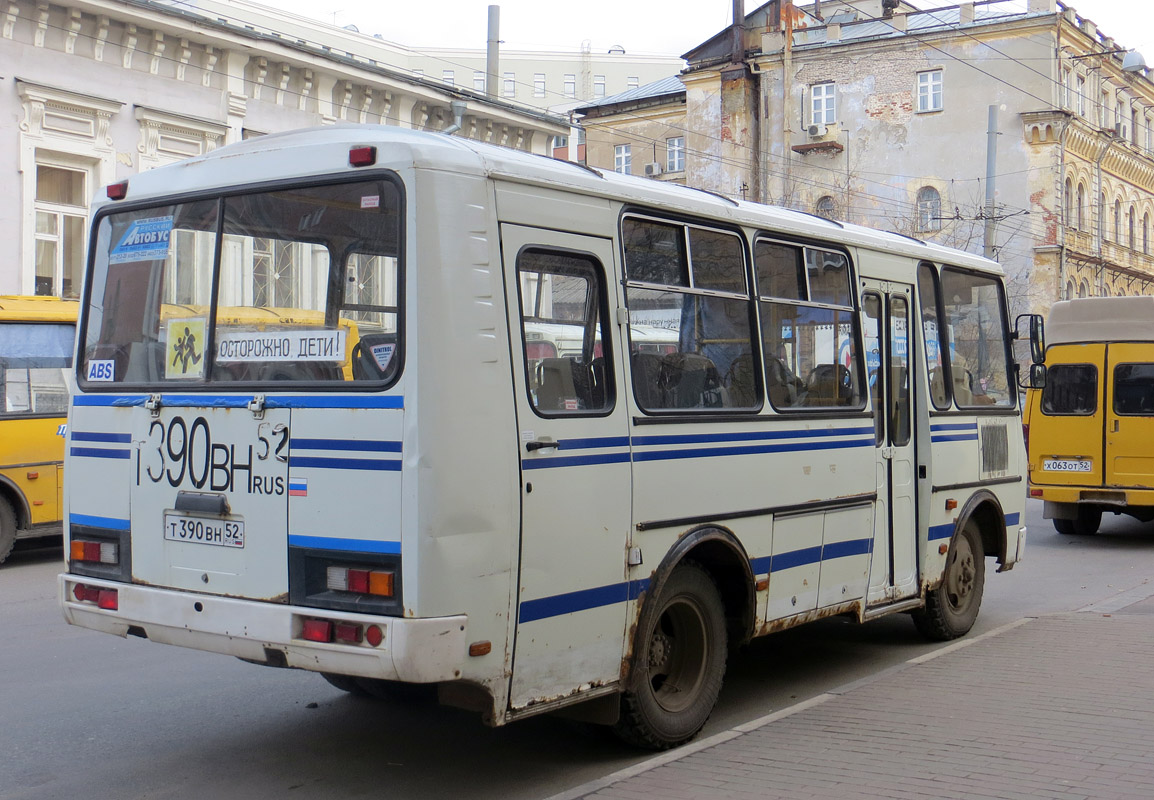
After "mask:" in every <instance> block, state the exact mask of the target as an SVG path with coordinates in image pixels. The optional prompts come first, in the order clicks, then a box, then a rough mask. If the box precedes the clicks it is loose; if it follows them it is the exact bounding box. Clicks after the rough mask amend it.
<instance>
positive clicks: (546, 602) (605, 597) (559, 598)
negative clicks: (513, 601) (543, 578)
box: [517, 578, 649, 622]
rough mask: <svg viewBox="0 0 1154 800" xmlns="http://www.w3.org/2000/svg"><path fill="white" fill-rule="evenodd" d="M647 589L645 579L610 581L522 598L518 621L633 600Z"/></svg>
mask: <svg viewBox="0 0 1154 800" xmlns="http://www.w3.org/2000/svg"><path fill="white" fill-rule="evenodd" d="M648 588H649V579H648V578H642V579H640V580H635V581H628V582H625V583H613V584H610V585H608V586H598V587H597V588H595V589H582V590H580V591H576V592H567V593H565V594H557V595H553V596H551V597H542V598H540V599H537V600H526V601H525V602H523V603H521V607H520V609H519V610H518V614H517V621H518V622H535V621H537V620H539V619H548V618H549V617H559V616H561V615H562V614H572V613H573V612H575V611H588V610H589V609H591V608H602V607H604V606H611V605H615V604H617V603H624V602H625V601H626V600H636V599H637V598H638V597H640V596H641V593H642V592H644V591H645V590H646V589H648Z"/></svg>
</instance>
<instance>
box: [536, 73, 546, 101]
mask: <svg viewBox="0 0 1154 800" xmlns="http://www.w3.org/2000/svg"><path fill="white" fill-rule="evenodd" d="M533 96H534V97H544V96H545V73H544V72H537V73H535V74H534V75H533Z"/></svg>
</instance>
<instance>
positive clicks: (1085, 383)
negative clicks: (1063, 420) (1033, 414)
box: [1042, 364, 1098, 416]
mask: <svg viewBox="0 0 1154 800" xmlns="http://www.w3.org/2000/svg"><path fill="white" fill-rule="evenodd" d="M1097 410H1098V367H1096V366H1095V365H1093V364H1054V365H1052V366H1051V367H1050V368H1049V369H1047V370H1046V387H1045V388H1044V389H1042V413H1043V414H1053V415H1077V416H1089V415H1091V414H1093V413H1094V412H1096V411H1097Z"/></svg>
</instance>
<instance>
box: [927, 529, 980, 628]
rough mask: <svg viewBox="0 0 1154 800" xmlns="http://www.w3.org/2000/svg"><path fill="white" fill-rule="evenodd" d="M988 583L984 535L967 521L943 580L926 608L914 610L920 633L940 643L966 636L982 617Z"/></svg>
mask: <svg viewBox="0 0 1154 800" xmlns="http://www.w3.org/2000/svg"><path fill="white" fill-rule="evenodd" d="M985 583H986V557H985V549H984V548H983V547H982V535H981V533H980V532H979V531H978V524H977V523H976V522H975V521H974V520H972V519H971V520H967V521H966V524H965V525H964V526H963V527H962V529H961V530H959V531H958V532H957V533H956V534H954V539H953V541H952V542H950V549H949V551H948V552H947V553H946V566H945V569H944V570H943V572H942V580H941V583H939V584H938V585H937V587H936V588H934V589H932V590H931V591H930V592H928V593H927V594H926V606H925V608H920V609H918V610H917V611H915V612H914V613H913V618H914V625H916V626H917V629H918V632H920V633H921V634H922V635H923V636H925V637H926V638H927V639H932V640H934V641H938V642H945V641H949V640H950V639H956V638H958V637H959V636H964V635H965V634H966V633H968V632H969V630H970V628H972V627H973V626H974V620H976V619H977V618H978V609H979V608H981V605H982V592H983V590H984V589H985Z"/></svg>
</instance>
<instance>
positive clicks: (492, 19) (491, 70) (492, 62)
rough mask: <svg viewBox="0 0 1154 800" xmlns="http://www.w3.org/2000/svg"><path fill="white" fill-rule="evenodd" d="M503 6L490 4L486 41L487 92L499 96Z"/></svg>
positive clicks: (490, 95)
mask: <svg viewBox="0 0 1154 800" xmlns="http://www.w3.org/2000/svg"><path fill="white" fill-rule="evenodd" d="M500 29H501V7H500V6H489V39H488V41H487V42H486V43H485V94H487V95H489V97H496V96H497V70H498V69H499V67H498V64H497V52H498V50H499V49H500V47H501V37H500V35H499V34H500Z"/></svg>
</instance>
